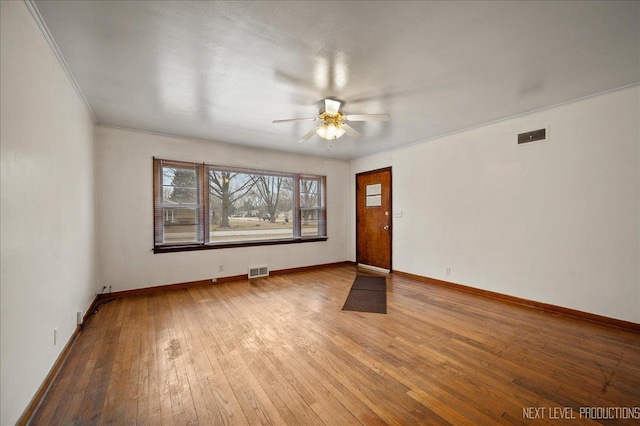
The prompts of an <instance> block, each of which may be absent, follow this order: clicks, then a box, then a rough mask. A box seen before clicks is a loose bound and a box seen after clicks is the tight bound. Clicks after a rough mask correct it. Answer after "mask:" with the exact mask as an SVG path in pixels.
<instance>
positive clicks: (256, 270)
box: [249, 265, 269, 279]
mask: <svg viewBox="0 0 640 426" xmlns="http://www.w3.org/2000/svg"><path fill="white" fill-rule="evenodd" d="M268 276H269V267H268V266H267V265H264V266H250V267H249V279H251V278H259V277H268Z"/></svg>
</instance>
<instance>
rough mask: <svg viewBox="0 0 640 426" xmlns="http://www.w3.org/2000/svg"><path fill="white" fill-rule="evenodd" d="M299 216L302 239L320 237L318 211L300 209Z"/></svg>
mask: <svg viewBox="0 0 640 426" xmlns="http://www.w3.org/2000/svg"><path fill="white" fill-rule="evenodd" d="M300 216H301V217H300V220H301V221H302V224H301V225H302V228H301V233H302V236H303V237H311V236H317V235H320V220H319V219H320V209H302V210H301V212H300Z"/></svg>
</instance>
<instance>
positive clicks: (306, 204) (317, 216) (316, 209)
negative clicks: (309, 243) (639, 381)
mask: <svg viewBox="0 0 640 426" xmlns="http://www.w3.org/2000/svg"><path fill="white" fill-rule="evenodd" d="M321 207H322V183H321V180H320V178H318V179H315V178H308V177H305V178H301V179H300V221H301V223H300V234H301V236H303V237H312V236H319V235H322V233H323V231H322V229H321V219H322V217H321V214H322V210H321Z"/></svg>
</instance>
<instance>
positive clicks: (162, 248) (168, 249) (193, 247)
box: [153, 237, 328, 253]
mask: <svg viewBox="0 0 640 426" xmlns="http://www.w3.org/2000/svg"><path fill="white" fill-rule="evenodd" d="M327 239H328V237H306V238H288V239H285V240H257V241H238V242H229V243H213V244H180V245H178V244H176V245H157V246H155V247H154V248H153V253H174V252H180V251H197V250H215V249H226V248H235V247H257V246H273V245H280V244H299V243H313V242H316V241H327Z"/></svg>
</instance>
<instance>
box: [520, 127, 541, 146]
mask: <svg viewBox="0 0 640 426" xmlns="http://www.w3.org/2000/svg"><path fill="white" fill-rule="evenodd" d="M548 140H549V127H548V126H547V127H543V128H542V129H538V130H531V131H529V132H525V133H520V134H519V135H518V145H522V144H527V143H531V142H545V141H548Z"/></svg>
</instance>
